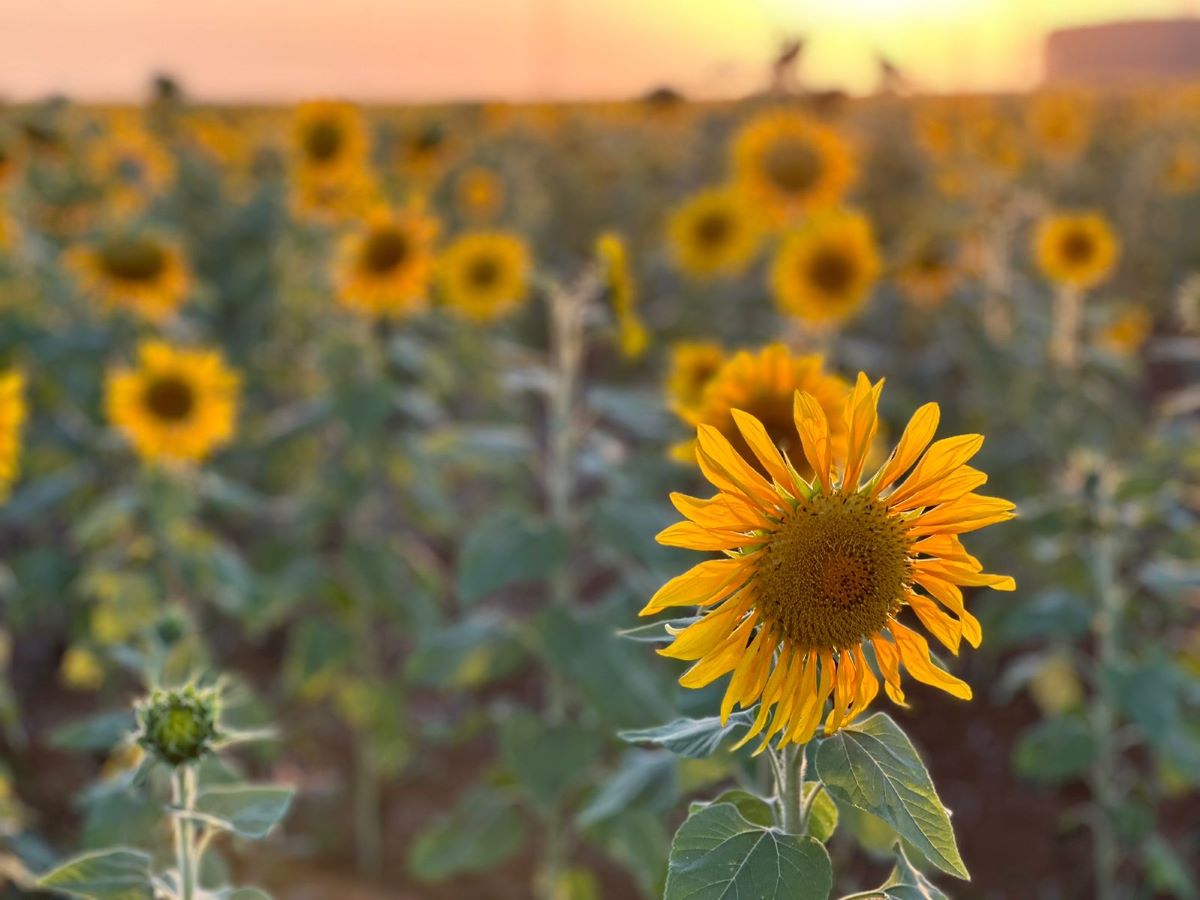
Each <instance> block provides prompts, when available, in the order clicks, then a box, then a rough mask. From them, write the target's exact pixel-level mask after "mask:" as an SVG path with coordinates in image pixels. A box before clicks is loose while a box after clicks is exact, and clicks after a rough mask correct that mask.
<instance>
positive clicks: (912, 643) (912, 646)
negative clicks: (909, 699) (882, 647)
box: [888, 620, 971, 700]
mask: <svg viewBox="0 0 1200 900" xmlns="http://www.w3.org/2000/svg"><path fill="white" fill-rule="evenodd" d="M888 629H889V630H890V631H891V632H892V637H894V638H895V639H896V649H897V650H899V651H900V659H901V660H902V661H903V662H904V668H906V669H908V674H910V675H911V676H912V677H913V678H915V679H917V681H919V682H921V683H922V684H928V685H930V686H931V687H935V688H940V689H941V690H943V691H945V692H946V693H947V694H950V695H952V696H954V697H958V698H959V699H960V700H970V699H971V686H970V685H969V684H967V683H966V682H965V681H963V680H962V679H961V678H955V677H954V676H953V675H951V674H950V673H949V672H947V671H946V670H944V669H939V668H938V667H937V666H935V665H934V664H933V661H932V660H931V659H930V657H929V642H928V641H926V640H925V638H923V637H921V636H920V635H919V634H917V633H916V632H915V631H913V630H912V629H910V628H906V627H905V626H903V625H901V624H900V623H899V622H897V621H895V620H893V621H891V622H889V623H888Z"/></svg>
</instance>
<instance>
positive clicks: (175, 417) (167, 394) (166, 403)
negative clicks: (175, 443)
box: [144, 375, 196, 422]
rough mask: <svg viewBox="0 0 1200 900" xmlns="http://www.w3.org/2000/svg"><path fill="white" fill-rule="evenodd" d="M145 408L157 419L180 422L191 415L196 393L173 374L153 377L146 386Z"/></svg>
mask: <svg viewBox="0 0 1200 900" xmlns="http://www.w3.org/2000/svg"><path fill="white" fill-rule="evenodd" d="M144 399H145V403H146V408H147V409H149V410H150V411H151V412H152V413H154V415H155V416H156V417H158V418H159V419H164V420H166V421H168V422H181V421H183V420H184V419H186V418H187V417H188V416H190V415H191V413H192V410H193V409H194V408H195V406H196V394H195V392H194V391H193V390H192V386H191V385H190V384H188V383H187V382H186V381H184V380H183V379H182V378H179V377H177V376H174V375H166V376H163V377H161V378H157V379H155V380H154V381H153V382H151V384H150V386H149V387H147V388H146V395H145V398H144Z"/></svg>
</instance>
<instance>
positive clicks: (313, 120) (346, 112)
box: [292, 101, 370, 181]
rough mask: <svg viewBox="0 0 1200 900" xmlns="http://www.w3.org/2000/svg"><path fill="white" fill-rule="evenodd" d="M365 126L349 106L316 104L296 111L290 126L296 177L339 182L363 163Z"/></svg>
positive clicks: (307, 104)
mask: <svg viewBox="0 0 1200 900" xmlns="http://www.w3.org/2000/svg"><path fill="white" fill-rule="evenodd" d="M369 149H370V148H369V142H368V139H367V130H366V126H365V125H364V123H363V119H362V115H361V114H360V113H359V111H358V109H357V108H356V107H354V106H353V105H352V104H349V103H338V102H331V101H316V102H312V103H302V104H300V106H298V107H297V108H296V112H295V115H294V118H293V122H292V156H293V159H294V160H295V163H296V166H297V169H298V170H299V174H300V175H301V176H302V177H304V178H307V179H309V180H312V179H318V180H322V181H331V180H340V179H343V178H346V177H348V176H351V175H353V174H354V172H355V171H356V170H357V169H359V168H360V167H362V166H363V165H364V164H365V163H366V158H367V152H368V150H369Z"/></svg>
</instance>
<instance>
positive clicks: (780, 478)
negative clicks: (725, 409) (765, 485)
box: [730, 409, 800, 496]
mask: <svg viewBox="0 0 1200 900" xmlns="http://www.w3.org/2000/svg"><path fill="white" fill-rule="evenodd" d="M730 413H732V414H733V421H734V422H735V423H736V424H737V427H738V431H740V432H741V433H742V437H744V438H745V439H746V443H747V444H748V445H749V446H750V450H751V452H753V453H754V455H755V457H757V458H758V461H759V462H760V463H762V465H763V468H764V469H766V470H767V473H768V474H769V475H770V476H771V477H772V478H774V479H775V481H776V482H777V483H778V484H779V485H780V487H782V488H783V489H784V490H786V491H787V492H788V493H790V494H792V495H793V496H796V495H797V494H798V493H799V492H800V490H799V485H797V484H796V481H795V479H794V478H793V477H792V473H791V472H790V471H789V470H788V466H787V464H786V463H785V462H784V461H783V456H782V455H781V454H780V452H779V449H778V448H777V447H776V446H775V444H774V442H773V441H772V440H771V437H770V435H768V434H767V429H766V428H765V427H764V426H763V423H762V422H760V421H759V420H758V419H756V418H754V416H752V415H750V414H749V413H747V412H743V411H742V410H740V409H731V410H730Z"/></svg>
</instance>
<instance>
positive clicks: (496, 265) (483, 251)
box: [436, 231, 531, 323]
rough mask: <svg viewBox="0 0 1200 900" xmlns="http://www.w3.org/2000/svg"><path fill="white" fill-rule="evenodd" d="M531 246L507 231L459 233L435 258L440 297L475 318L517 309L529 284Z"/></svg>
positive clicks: (482, 319)
mask: <svg viewBox="0 0 1200 900" xmlns="http://www.w3.org/2000/svg"><path fill="white" fill-rule="evenodd" d="M530 269H531V262H530V258H529V249H528V248H527V247H526V246H525V242H524V241H523V240H521V238H520V237H519V236H518V235H516V234H514V233H513V232H508V231H474V232H468V233H467V234H464V235H462V236H460V237H458V238H456V239H455V240H454V241H453V242H452V243H451V244H450V245H449V246H448V247H446V248H445V249H444V250H443V251H442V254H441V257H440V258H439V259H438V263H437V276H436V277H437V283H438V287H439V288H440V289H441V295H442V299H443V300H444V301H445V303H446V305H447V306H449V307H450V308H451V309H452V310H454V312H456V313H458V314H459V315H461V316H463V317H464V318H467V319H470V320H471V321H474V322H480V323H483V322H494V321H496V320H497V319H500V318H503V317H504V316H506V315H507V314H508V313H510V312H512V311H513V310H515V309H516V308H517V307H519V306H520V305H521V303H522V302H523V301H524V300H525V295H526V293H527V292H528V290H529V276H530Z"/></svg>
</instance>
